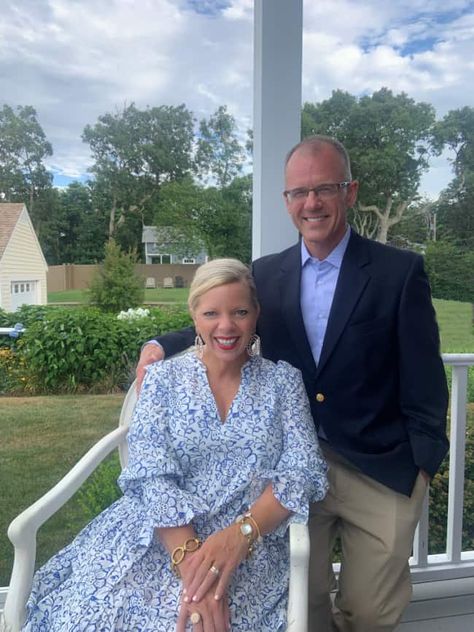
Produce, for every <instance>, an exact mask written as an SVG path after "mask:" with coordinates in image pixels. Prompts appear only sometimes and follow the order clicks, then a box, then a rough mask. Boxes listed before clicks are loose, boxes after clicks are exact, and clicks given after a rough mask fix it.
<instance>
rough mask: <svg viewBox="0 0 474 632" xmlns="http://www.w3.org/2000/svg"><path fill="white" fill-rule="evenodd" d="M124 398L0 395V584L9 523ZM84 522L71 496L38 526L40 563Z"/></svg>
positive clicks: (100, 430) (105, 427)
mask: <svg viewBox="0 0 474 632" xmlns="http://www.w3.org/2000/svg"><path fill="white" fill-rule="evenodd" d="M123 398H124V395H123V394H121V395H78V396H70V395H64V396H53V397H2V398H1V399H0V409H1V414H0V433H1V437H2V441H1V442H0V481H2V484H1V486H0V507H1V511H0V586H6V585H8V582H9V578H10V571H11V564H12V559H13V554H12V553H13V552H12V547H11V544H10V541H9V540H8V539H7V536H6V531H7V527H8V524H9V523H10V522H11V520H12V519H13V518H14V517H15V516H16V515H18V513H19V512H20V511H22V510H23V509H25V508H26V507H28V506H29V505H30V504H31V503H33V502H34V501H35V500H37V498H39V497H40V496H41V495H42V494H44V493H45V492H46V491H47V490H48V489H49V488H50V487H52V486H53V485H54V484H55V483H57V481H58V480H59V479H60V478H61V477H62V476H64V474H66V472H67V471H68V470H69V469H70V468H71V467H72V466H73V465H74V464H75V463H76V462H77V461H78V459H79V458H80V457H81V456H82V455H83V454H84V453H85V452H86V451H87V450H88V449H89V448H90V447H91V446H92V445H93V444H94V443H95V442H96V441H97V440H98V439H99V438H100V437H102V436H103V435H105V434H106V433H107V432H109V431H110V430H112V429H113V428H115V427H116V426H117V423H118V416H119V411H120V408H121V405H122V401H123ZM84 524H85V522H84V519H83V517H82V516H81V510H80V508H79V506H78V504H77V499H76V497H75V496H74V497H73V498H71V500H70V501H69V502H68V503H67V504H66V505H65V506H64V507H63V508H62V509H61V510H60V511H59V512H58V513H57V514H56V515H55V516H53V517H52V518H51V519H50V520H49V521H48V522H47V523H46V524H45V525H44V527H43V528H42V529H40V531H39V538H38V554H37V555H38V561H39V563H43V562H44V561H46V560H47V559H48V558H49V557H50V556H51V554H52V553H53V552H54V551H57V550H59V549H60V548H61V547H63V546H64V545H65V544H66V543H67V542H69V541H70V540H71V536H72V534H75V533H77V531H78V530H79V529H80V528H82V526H84Z"/></svg>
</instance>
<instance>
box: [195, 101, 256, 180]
mask: <svg viewBox="0 0 474 632" xmlns="http://www.w3.org/2000/svg"><path fill="white" fill-rule="evenodd" d="M244 159H245V150H244V147H243V146H242V145H241V143H240V141H239V139H238V135H237V125H236V122H235V118H234V117H233V116H232V115H231V114H229V113H228V112H227V107H226V106H225V105H221V106H219V107H218V108H217V110H216V111H215V112H214V114H212V115H211V116H210V117H209V119H208V120H206V119H202V120H201V122H200V124H199V137H198V142H197V152H196V163H197V166H198V168H199V171H200V177H201V178H202V179H207V178H209V177H211V178H213V179H214V180H215V183H216V185H217V186H218V187H225V186H228V185H229V184H230V183H231V182H232V180H233V179H234V178H235V177H236V176H237V175H239V174H240V173H241V171H242V167H243V163H244Z"/></svg>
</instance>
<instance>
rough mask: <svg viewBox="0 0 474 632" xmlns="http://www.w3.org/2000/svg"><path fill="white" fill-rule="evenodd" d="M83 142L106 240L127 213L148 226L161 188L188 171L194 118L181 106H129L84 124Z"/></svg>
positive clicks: (114, 234) (189, 168) (191, 164)
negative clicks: (103, 209)
mask: <svg viewBox="0 0 474 632" xmlns="http://www.w3.org/2000/svg"><path fill="white" fill-rule="evenodd" d="M82 139H83V140H84V142H87V143H89V145H90V148H91V152H92V156H93V158H94V165H93V167H92V169H91V171H92V173H93V174H94V176H95V182H94V187H95V189H96V195H97V196H98V197H99V198H100V199H101V200H102V202H103V203H104V204H106V205H107V210H108V218H109V222H108V234H109V237H114V236H116V233H117V227H119V226H120V225H121V223H123V222H124V221H125V220H126V219H127V218H126V216H127V215H130V214H134V215H136V216H137V217H138V218H139V220H140V221H139V222H138V223H137V224H138V225H141V224H144V223H147V222H148V221H149V219H150V217H151V214H152V209H153V208H154V204H155V203H156V200H157V197H158V192H159V189H160V187H161V186H162V185H163V184H164V183H166V182H171V181H174V180H179V179H181V178H183V177H185V176H186V175H187V174H189V173H190V172H191V170H192V167H193V160H192V144H193V117H192V114H191V112H189V111H188V110H187V109H186V108H185V106H184V105H180V106H177V107H174V106H159V107H153V108H147V109H145V110H139V109H138V108H136V107H135V105H134V104H133V103H132V104H131V105H129V106H127V107H125V108H124V109H123V110H122V111H121V112H118V113H116V114H110V113H107V114H104V115H103V116H100V117H99V119H98V122H97V123H96V124H95V125H94V126H93V127H92V126H90V125H87V126H86V128H85V129H84V132H83V135H82ZM135 237H136V240H138V238H139V236H138V235H136V236H135ZM135 245H137V246H138V243H137V244H135Z"/></svg>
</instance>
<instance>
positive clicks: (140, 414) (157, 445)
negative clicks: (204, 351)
mask: <svg viewBox="0 0 474 632" xmlns="http://www.w3.org/2000/svg"><path fill="white" fill-rule="evenodd" d="M170 364H171V362H165V363H156V364H154V365H153V366H152V367H151V368H150V369H149V370H148V371H147V375H146V378H145V381H144V383H143V386H142V390H141V393H140V397H139V399H138V402H137V405H136V407H135V411H134V414H133V419H132V423H131V426H130V431H129V433H128V448H129V461H128V465H127V467H126V468H124V470H123V472H122V474H121V475H120V477H119V479H118V484H119V486H120V488H121V489H122V491H123V492H124V494H125V495H127V496H129V497H131V498H132V499H134V500H135V501H138V503H137V504H138V506H139V511H140V513H141V518H142V520H143V529H142V531H141V533H142V535H143V539H144V540H145V541H149V539H150V538H151V537H152V536H153V530H154V529H155V528H156V527H175V526H181V525H185V524H188V523H189V522H191V520H192V519H193V517H194V516H195V515H196V514H202V513H207V512H208V511H209V508H208V507H207V505H206V503H204V502H202V500H201V499H199V498H198V497H196V496H195V495H194V494H190V493H189V492H187V491H186V490H185V489H184V487H183V485H182V481H183V470H182V466H181V463H180V461H179V459H178V458H177V455H176V452H175V450H174V448H173V445H172V442H171V436H170V426H172V424H170V423H169V420H170V417H171V415H172V412H171V407H170V405H169V395H170V389H171V388H172V377H171V369H170V368H168V366H169V365H170ZM142 543H143V542H142Z"/></svg>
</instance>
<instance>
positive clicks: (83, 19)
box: [0, 0, 474, 196]
mask: <svg viewBox="0 0 474 632" xmlns="http://www.w3.org/2000/svg"><path fill="white" fill-rule="evenodd" d="M252 37H253V1H252V0H140V2H137V1H134V0H2V12H1V14H0V82H1V84H0V85H1V93H2V100H1V102H6V103H9V104H10V105H18V104H21V105H33V106H34V107H35V108H36V110H37V112H38V118H39V120H40V123H41V125H42V126H43V129H44V130H45V132H46V135H47V137H48V139H49V140H50V142H51V143H52V145H53V149H54V155H53V156H52V157H51V159H50V160H49V163H48V166H49V168H50V169H51V170H52V172H53V173H54V174H55V182H56V183H57V184H58V185H60V186H64V185H66V184H67V183H68V182H70V181H73V180H75V179H84V178H85V177H86V174H87V169H88V167H89V166H90V164H91V159H90V155H89V148H88V146H87V145H86V144H84V143H83V142H82V141H81V133H82V131H83V129H84V127H85V125H86V124H94V123H95V122H96V120H97V118H98V116H100V115H101V114H104V113H105V112H114V111H117V110H120V109H121V108H122V107H123V105H124V104H129V103H131V102H135V103H136V105H137V106H138V107H146V106H147V105H151V106H153V105H163V104H170V105H178V104H180V103H185V104H186V105H187V107H188V108H189V109H190V110H192V111H193V112H194V114H195V116H196V119H200V118H202V117H203V116H208V115H209V114H211V113H212V112H214V111H215V110H216V108H217V107H218V106H219V105H221V104H226V105H227V106H228V108H229V110H230V112H231V113H232V114H233V115H234V116H235V117H236V119H237V121H238V123H239V126H240V127H241V129H242V131H243V132H244V131H245V130H246V129H247V128H248V127H250V126H251V124H252V120H251V116H252V55H253V51H252ZM473 51H474V2H471V1H466V0H449V2H446V0H443V1H441V0H397V1H396V2H392V3H388V2H387V3H385V2H380V0H305V2H304V34H303V78H302V79H303V100H305V101H312V102H317V101H320V100H322V99H326V98H328V97H329V96H330V95H331V91H332V90H334V89H336V88H339V89H342V90H347V91H348V92H350V93H351V94H356V95H360V94H371V93H372V92H374V91H375V90H378V89H379V88H381V87H382V86H387V87H389V88H390V89H392V90H393V91H394V92H395V93H399V92H401V91H405V92H406V93H407V94H408V95H409V96H410V97H412V98H414V99H415V100H417V101H427V102H429V103H431V104H432V105H433V106H434V107H435V109H436V112H437V114H438V116H439V117H442V116H443V115H444V114H445V113H446V112H448V111H449V110H451V109H456V108H459V107H463V106H464V105H468V106H474V88H473V86H474V62H473V61H472V59H473V57H474V55H473ZM282 79H283V80H284V78H282ZM448 159H449V156H442V157H440V158H438V159H437V160H436V161H434V162H433V166H432V169H431V171H430V173H429V174H428V175H427V176H426V177H425V178H424V180H423V187H424V188H423V191H424V192H425V193H427V194H429V195H431V196H434V195H436V194H437V192H439V190H440V188H442V187H443V186H445V185H446V184H447V182H448V181H449V179H450V177H451V174H450V167H449V162H448Z"/></svg>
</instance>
